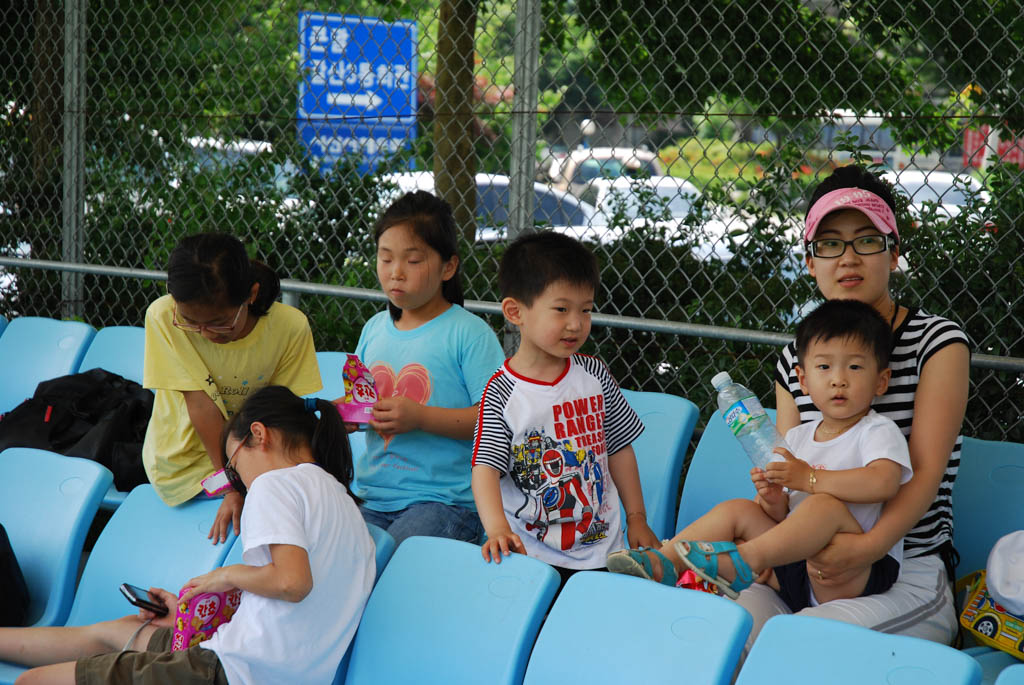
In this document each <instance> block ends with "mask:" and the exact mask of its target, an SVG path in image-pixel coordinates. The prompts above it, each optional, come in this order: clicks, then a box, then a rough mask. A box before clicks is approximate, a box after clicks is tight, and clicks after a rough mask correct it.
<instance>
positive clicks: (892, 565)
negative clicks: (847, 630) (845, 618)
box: [774, 554, 900, 614]
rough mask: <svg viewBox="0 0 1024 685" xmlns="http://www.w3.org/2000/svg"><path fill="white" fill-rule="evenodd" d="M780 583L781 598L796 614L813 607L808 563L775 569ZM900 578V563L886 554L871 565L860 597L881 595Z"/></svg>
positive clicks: (795, 562)
mask: <svg viewBox="0 0 1024 685" xmlns="http://www.w3.org/2000/svg"><path fill="white" fill-rule="evenodd" d="M774 570H775V578H776V579H777V580H778V581H779V597H781V598H782V601H783V602H785V603H786V606H788V607H789V610H790V611H792V612H793V613H794V614H795V613H796V612H798V611H800V610H801V609H806V608H807V607H809V606H811V579H810V578H809V577H808V576H807V562H806V561H794V562H793V563H792V564H784V565H782V566H776V567H775V569H774ZM899 576H900V563H899V562H898V561H896V560H895V559H893V558H892V557H891V556H889V555H888V554H886V555H885V556H884V557H882V558H881V559H879V560H878V561H876V562H875V563H873V564H872V565H871V573H870V574H869V575H868V582H867V584H866V585H865V586H864V591H863V592H861V593H860V595H859V596H860V597H867V596H868V595H880V594H882V593H883V592H885V591H886V590H888V589H889V588H891V587H892V586H893V583H895V582H896V579H897V578H899Z"/></svg>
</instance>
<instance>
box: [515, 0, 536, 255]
mask: <svg viewBox="0 0 1024 685" xmlns="http://www.w3.org/2000/svg"><path fill="white" fill-rule="evenodd" d="M513 50H514V52H513V55H514V59H515V72H514V73H513V75H512V83H513V86H514V88H515V95H514V99H513V100H512V165H511V166H512V168H511V174H510V175H511V180H510V182H509V186H510V187H509V212H508V219H509V220H508V237H509V240H513V239H515V237H516V236H518V235H519V234H520V233H523V232H524V231H528V230H530V229H531V228H532V227H533V203H534V197H533V176H534V172H535V169H536V166H537V151H536V146H537V93H538V85H537V74H538V68H539V60H540V57H539V52H540V0H518V1H517V2H516V33H515V40H514V43H513Z"/></svg>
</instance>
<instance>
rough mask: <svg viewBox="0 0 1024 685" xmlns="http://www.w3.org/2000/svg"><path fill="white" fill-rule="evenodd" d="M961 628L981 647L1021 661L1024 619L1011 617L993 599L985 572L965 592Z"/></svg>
mask: <svg viewBox="0 0 1024 685" xmlns="http://www.w3.org/2000/svg"><path fill="white" fill-rule="evenodd" d="M960 625H962V626H963V627H964V628H966V629H967V630H968V631H969V632H970V633H971V635H972V636H973V637H974V639H976V640H978V641H979V642H981V643H982V644H985V645H988V646H989V647H995V648H996V649H1001V650H1002V651H1004V652H1008V653H1009V654H1012V655H1013V656H1015V657H1017V658H1018V659H1021V660H1024V616H1017V615H1016V614H1011V613H1010V612H1008V611H1007V610H1006V609H1005V608H1004V607H1003V606H1002V605H1001V604H999V603H998V602H996V601H995V600H994V599H993V598H992V595H990V594H989V592H988V586H987V585H986V584H985V572H984V571H978V573H977V574H976V578H975V579H974V582H972V583H971V584H970V586H969V587H968V588H967V601H966V602H965V603H964V610H963V612H961V614H960Z"/></svg>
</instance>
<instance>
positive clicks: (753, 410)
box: [725, 396, 764, 436]
mask: <svg viewBox="0 0 1024 685" xmlns="http://www.w3.org/2000/svg"><path fill="white" fill-rule="evenodd" d="M762 414H764V407H762V406H761V403H760V402H759V401H758V399H757V398H756V397H753V396H751V397H744V398H743V399H742V400H740V401H739V402H737V403H735V404H734V405H732V406H731V407H729V409H727V410H726V412H725V423H726V425H727V426H729V430H730V431H732V434H733V435H737V436H738V435H739V434H740V431H742V430H743V428H744V426H746V425H747V423H748V422H750V420H751V419H753V418H754V417H757V416H761V415H762Z"/></svg>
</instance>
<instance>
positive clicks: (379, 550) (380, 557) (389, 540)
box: [334, 523, 395, 685]
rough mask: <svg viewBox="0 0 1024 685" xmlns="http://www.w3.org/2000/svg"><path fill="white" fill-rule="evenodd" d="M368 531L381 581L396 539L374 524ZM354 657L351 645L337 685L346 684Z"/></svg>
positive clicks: (338, 674) (369, 524) (342, 658)
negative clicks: (346, 677)
mask: <svg viewBox="0 0 1024 685" xmlns="http://www.w3.org/2000/svg"><path fill="white" fill-rule="evenodd" d="M366 528H367V530H369V531H370V537H372V538H373V545H374V548H375V549H376V553H375V554H374V561H375V562H376V564H377V578H376V579H375V582H376V580H380V574H381V573H383V572H384V568H385V567H386V566H387V565H388V561H390V560H391V555H392V554H394V553H395V539H394V538H393V537H391V534H390V533H388V532H387V531H386V530H384V529H383V528H381V527H380V526H375V525H373V524H372V523H367V524H366ZM351 656H352V645H351V644H349V646H348V649H346V650H345V654H344V656H342V657H341V664H339V665H338V670H337V672H336V673H335V674H334V683H335V685H341V684H342V683H344V682H345V673H347V672H348V662H349V659H350V658H351Z"/></svg>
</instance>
